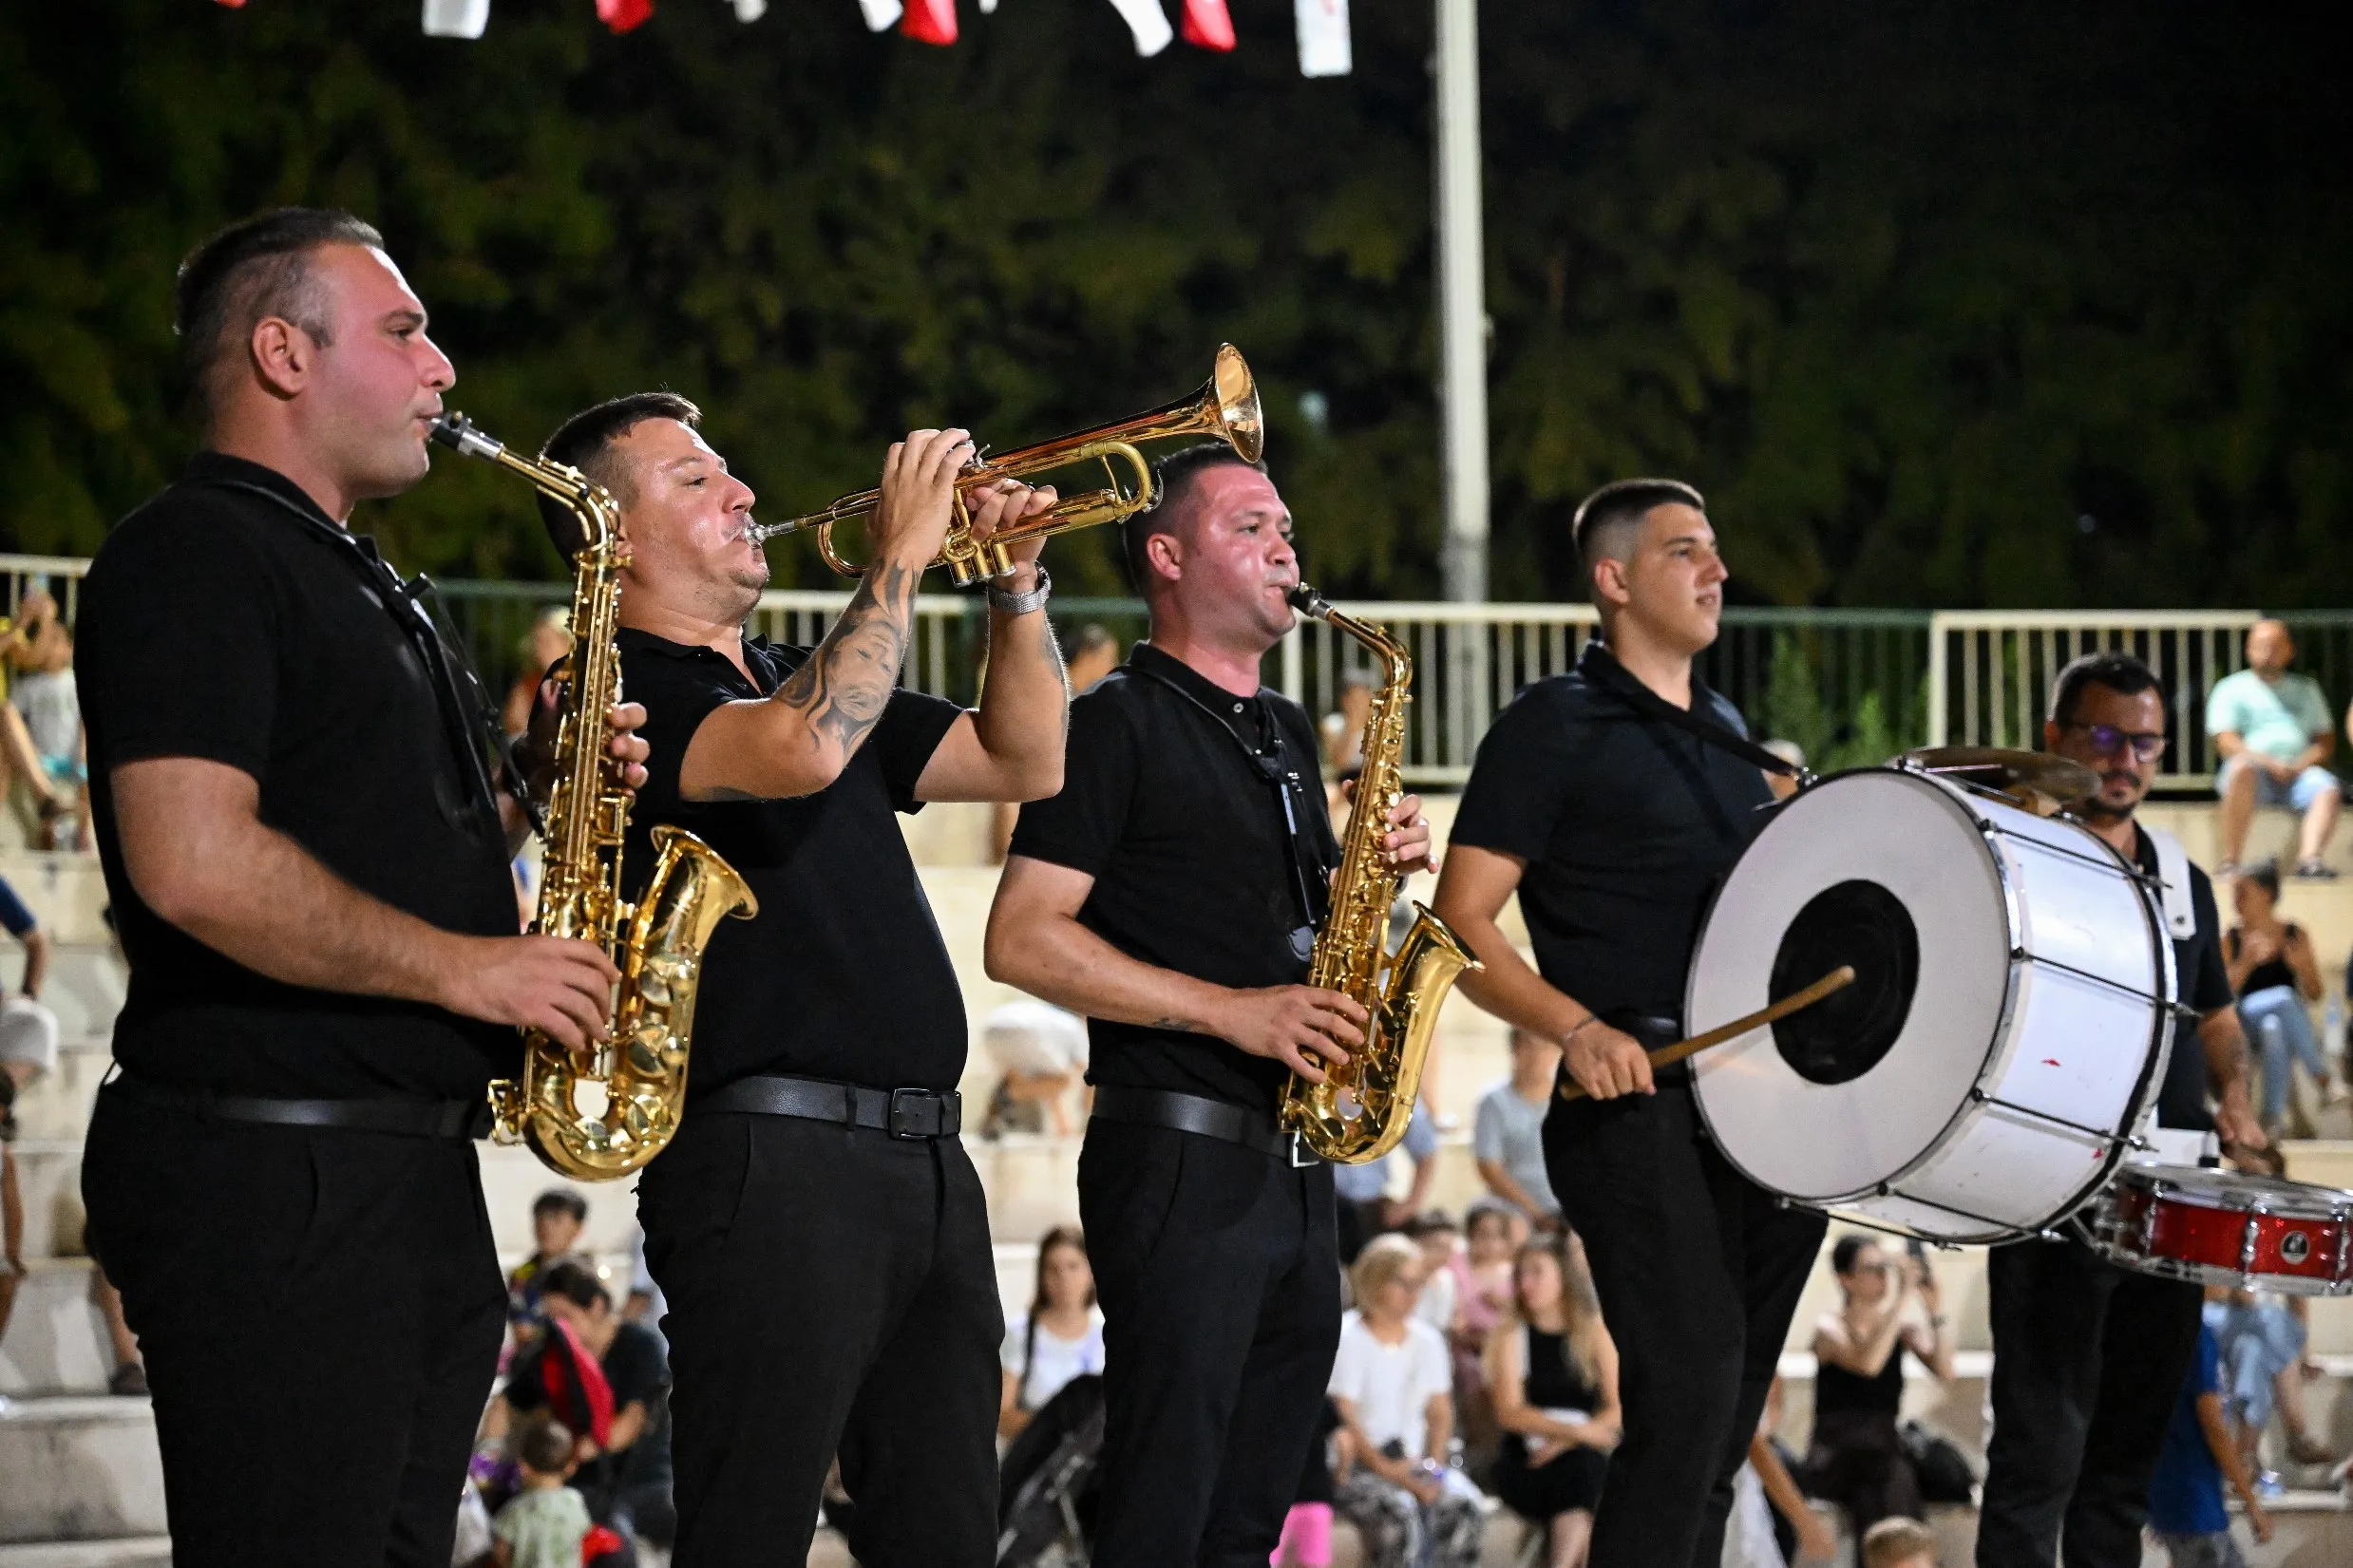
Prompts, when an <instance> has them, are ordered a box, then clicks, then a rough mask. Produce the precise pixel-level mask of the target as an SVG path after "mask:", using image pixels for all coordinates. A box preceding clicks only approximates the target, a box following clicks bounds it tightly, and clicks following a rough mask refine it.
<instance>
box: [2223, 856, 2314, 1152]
mask: <svg viewBox="0 0 2353 1568" xmlns="http://www.w3.org/2000/svg"><path fill="white" fill-rule="evenodd" d="M2230 901H2231V902H2232V903H2233V904H2235V905H2237V907H2238V916H2239V923H2238V924H2237V926H2235V927H2234V928H2232V930H2231V932H2230V935H2228V936H2225V937H2224V938H2223V943H2222V951H2223V958H2224V960H2225V962H2226V963H2227V964H2228V966H2229V968H2230V989H2231V990H2232V991H2234V992H2238V997H2239V1021H2240V1022H2241V1023H2243V1024H2245V1025H2246V1026H2247V1033H2248V1037H2249V1039H2251V1040H2252V1041H2254V1043H2255V1048H2256V1050H2257V1051H2259V1052H2260V1053H2261V1054H2262V1058H2263V1107H2262V1115H2263V1127H2264V1130H2265V1131H2266V1132H2268V1133H2270V1134H2272V1135H2273V1136H2274V1137H2277V1136H2278V1134H2279V1127H2280V1123H2281V1121H2282V1119H2283V1118H2285V1117H2286V1115H2287V1090H2288V1087H2289V1085H2290V1082H2291V1080H2292V1079H2293V1077H2294V1074H2295V1064H2296V1063H2297V1062H2302V1063H2303V1064H2304V1066H2305V1070H2306V1071H2307V1072H2309V1073H2310V1074H2311V1075H2312V1083H2313V1086H2314V1087H2316V1088H2317V1089H2319V1090H2320V1095H2321V1101H2322V1103H2323V1104H2324V1105H2325V1104H2329V1103H2331V1102H2333V1101H2335V1100H2337V1099H2338V1098H2340V1097H2341V1094H2342V1091H2341V1090H2339V1089H2338V1088H2337V1086H2336V1085H2335V1083H2334V1082H2333V1080H2332V1079H2331V1078H2330V1076H2329V1071H2328V1058H2327V1057H2326V1056H2325V1055H2323V1054H2322V1052H2321V1042H2320V1037H2319V1036H2318V1035H2316V1034H2315V1033H2313V1031H2312V1014H2311V1013H2310V1012H2308V1011H2306V1006H2305V1004H2306V1002H2307V1001H2312V1002H2317V1001H2319V1000H2320V999H2321V965H2320V959H2319V957H2318V956H2317V955H2316V954H2314V953H2313V951H2312V937H2311V934H2310V933H2308V932H2306V930H2305V929H2304V928H2303V927H2302V926H2300V925H2297V924H2295V923H2294V922H2293V921H2285V920H2282V919H2281V918H2280V915H2279V901H2280V870H2279V867H2278V866H2276V865H2273V864H2271V863H2270V862H2269V861H2266V862H2265V863H2263V864H2262V865H2258V866H2249V868H2248V869H2246V870H2245V871H2242V872H2240V873H2239V875H2238V878H2237V879H2236V880H2235V881H2233V882H2232V883H2231V886H2230Z"/></svg>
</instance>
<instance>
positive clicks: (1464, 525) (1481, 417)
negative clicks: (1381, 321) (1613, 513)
mask: <svg viewBox="0 0 2353 1568" xmlns="http://www.w3.org/2000/svg"><path fill="white" fill-rule="evenodd" d="M1434 3H1435V5H1436V8H1437V78H1438V92H1437V122H1438V125H1437V131H1438V148H1437V160H1436V161H1437V200H1436V206H1437V231H1438V354H1439V366H1440V368H1439V385H1438V403H1439V415H1440V420H1441V422H1442V425H1443V428H1444V432H1445V434H1444V438H1443V441H1444V446H1443V450H1444V452H1445V459H1446V552H1445V557H1444V564H1445V575H1446V596H1447V597H1448V598H1449V599H1452V600H1455V601H1457V602H1470V603H1476V602H1478V601H1480V600H1483V599H1485V598H1486V597H1487V286H1486V246H1485V241H1484V238H1483V227H1484V218H1483V217H1482V213H1481V205H1482V204H1481V200H1480V191H1479V184H1480V168H1479V0H1434Z"/></svg>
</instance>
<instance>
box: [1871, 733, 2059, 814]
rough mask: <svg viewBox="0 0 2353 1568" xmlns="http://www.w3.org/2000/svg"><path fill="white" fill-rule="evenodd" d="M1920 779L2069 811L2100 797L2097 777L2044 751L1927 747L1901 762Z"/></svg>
mask: <svg viewBox="0 0 2353 1568" xmlns="http://www.w3.org/2000/svg"><path fill="white" fill-rule="evenodd" d="M1900 760H1901V761H1902V763H1903V765H1905V766H1907V767H1912V768H1917V769H1919V770H1920V771H1921V772H1923V773H1949V774H1953V775H1955V776H1957V777H1959V778H1960V779H1961V780H1963V781H1964V783H1968V784H1975V785H1977V786H1978V787H1979V788H1981V789H1990V790H1992V791H1994V792H1995V793H1996V794H2001V795H2014V796H2039V797H2040V798H2041V799H2042V800H2045V801H2049V802H2051V803H2054V804H2057V805H2072V804H2074V803H2076V802H2078V801H2084V800H2089V799H2091V797H2092V796H2094V795H2095V794H2097V793H2098V791H2099V775H2098V774H2097V773H2095V772H2093V771H2092V770H2091V769H2090V768H2088V767H2086V766H2084V765H2082V764H2081V763H2071V762H2069V761H2068V760H2067V759H2066V758H2064V757H2054V756H2053V755H2051V754H2050V753H2049V752H2047V751H2014V750H2010V749H2008V748H2006V747H2003V746H1923V747H1921V748H1920V749H1919V750H1917V751H1907V752H1905V753H1904V755H1903V757H1902V758H1901V759H1900Z"/></svg>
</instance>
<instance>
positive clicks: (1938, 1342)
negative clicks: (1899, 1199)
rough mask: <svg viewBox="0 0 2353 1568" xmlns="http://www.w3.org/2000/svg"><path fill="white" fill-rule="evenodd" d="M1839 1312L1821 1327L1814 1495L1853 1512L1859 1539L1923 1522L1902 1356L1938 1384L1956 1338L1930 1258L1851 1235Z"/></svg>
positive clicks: (1809, 1460)
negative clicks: (1873, 1530)
mask: <svg viewBox="0 0 2353 1568" xmlns="http://www.w3.org/2000/svg"><path fill="white" fill-rule="evenodd" d="M1831 1269H1832V1270H1833V1272H1835V1273H1836V1275H1837V1276H1838V1292H1839V1295H1840V1297H1841V1299H1840V1302H1839V1305H1838V1307H1837V1308H1836V1309H1835V1310H1834V1311H1831V1312H1827V1313H1823V1314H1822V1317H1821V1320H1820V1321H1819V1322H1818V1323H1816V1324H1815V1325H1814V1331H1813V1353H1814V1356H1815V1358H1816V1370H1815V1373H1814V1385H1813V1443H1812V1446H1811V1447H1809V1448H1808V1450H1807V1453H1806V1464H1805V1476H1804V1479H1805V1481H1806V1482H1807V1483H1808V1484H1807V1487H1806V1490H1807V1491H1808V1492H1809V1493H1811V1494H1812V1495H1813V1496H1815V1497H1818V1498H1825V1499H1828V1500H1829V1501H1831V1502H1835V1503H1837V1504H1839V1505H1840V1506H1841V1507H1843V1508H1845V1509H1846V1510H1847V1517H1848V1518H1849V1520H1850V1521H1852V1523H1853V1526H1854V1529H1855V1532H1856V1534H1858V1535H1860V1534H1863V1533H1864V1532H1866V1531H1868V1530H1869V1529H1870V1527H1871V1526H1872V1525H1873V1524H1876V1523H1878V1522H1879V1521H1881V1520H1883V1519H1888V1518H1913V1519H1916V1518H1918V1517H1919V1516H1920V1514H1921V1512H1922V1509H1923V1504H1922V1502H1921V1496H1920V1477H1919V1475H1918V1473H1917V1472H1916V1471H1915V1470H1914V1469H1913V1467H1912V1461H1911V1457H1910V1455H1908V1454H1907V1452H1906V1451H1905V1448H1904V1443H1903V1438H1902V1436H1901V1434H1900V1432H1899V1431H1898V1428H1897V1421H1898V1419H1899V1418H1900V1416H1901V1415H1902V1410H1903V1402H1904V1353H1905V1352H1906V1351H1910V1352H1911V1353H1912V1355H1913V1356H1915V1357H1917V1358H1918V1359H1919V1361H1920V1363H1921V1365H1922V1366H1924V1367H1926V1368H1927V1369H1928V1370H1929V1371H1930V1372H1931V1373H1933V1374H1935V1376H1936V1378H1937V1380H1938V1381H1939V1382H1943V1383H1949V1382H1951V1381H1952V1377H1953V1351H1952V1336H1951V1335H1950V1334H1949V1333H1948V1332H1946V1330H1945V1313H1944V1311H1943V1299H1942V1295H1941V1293H1940V1292H1939V1290H1938V1287H1937V1283H1936V1276H1935V1275H1933V1274H1931V1273H1930V1272H1929V1271H1928V1267H1927V1264H1926V1261H1925V1260H1924V1259H1922V1258H1917V1257H1910V1256H1902V1255H1898V1256H1893V1257H1890V1256H1888V1253H1887V1251H1886V1250H1885V1249H1884V1248H1882V1247H1881V1246H1880V1244H1879V1243H1878V1242H1877V1241H1874V1240H1872V1239H1871V1238H1870V1237H1867V1236H1863V1235H1860V1234H1856V1233H1853V1232H1850V1233H1849V1234H1847V1235H1845V1236H1842V1237H1839V1238H1838V1240H1837V1243H1836V1244H1835V1245H1834V1246H1832V1248H1831Z"/></svg>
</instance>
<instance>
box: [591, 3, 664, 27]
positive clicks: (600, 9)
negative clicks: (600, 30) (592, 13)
mask: <svg viewBox="0 0 2353 1568" xmlns="http://www.w3.org/2000/svg"><path fill="white" fill-rule="evenodd" d="M653 18H654V0H597V20H598V21H599V22H602V23H603V24H604V25H605V26H606V27H608V28H612V29H613V30H614V31H615V32H628V31H629V30H631V29H632V28H641V27H643V26H645V24H646V23H648V22H650V21H652V20H653Z"/></svg>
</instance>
